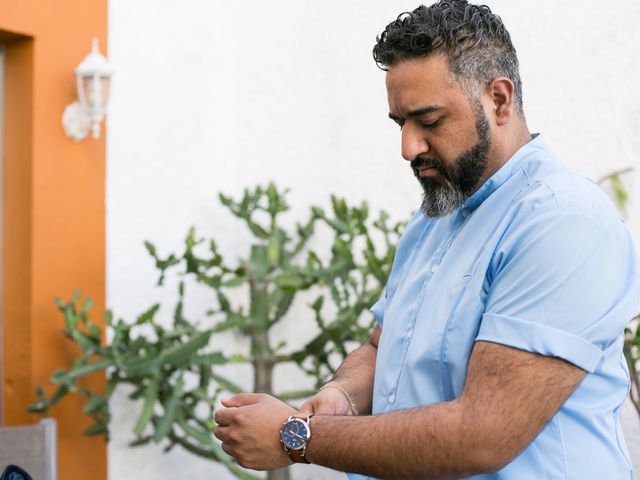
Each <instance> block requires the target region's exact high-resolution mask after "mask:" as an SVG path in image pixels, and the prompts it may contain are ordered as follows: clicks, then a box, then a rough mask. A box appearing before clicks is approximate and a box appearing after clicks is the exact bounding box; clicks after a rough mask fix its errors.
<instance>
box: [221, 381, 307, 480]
mask: <svg viewBox="0 0 640 480" xmlns="http://www.w3.org/2000/svg"><path fill="white" fill-rule="evenodd" d="M222 405H223V406H224V407H226V408H220V409H218V411H217V412H216V414H215V421H216V423H217V424H218V426H217V427H216V428H215V430H214V432H213V433H214V435H215V436H216V437H217V438H218V439H219V440H221V441H222V449H223V450H224V451H225V452H227V453H228V454H229V455H231V456H232V457H234V458H235V459H236V460H237V461H238V464H240V465H241V466H243V467H245V468H251V469H254V470H275V469H278V468H282V467H285V466H287V465H291V464H292V463H293V462H292V461H291V459H290V458H289V456H288V455H287V454H286V453H285V451H284V449H283V448H282V445H281V443H280V435H279V433H280V428H281V427H282V425H283V424H284V422H285V421H286V420H287V418H289V416H290V415H293V414H295V413H296V410H295V409H294V408H292V407H290V406H289V405H287V404H286V403H284V402H282V401H280V400H278V399H277V398H274V397H272V396H270V395H266V394H264V393H243V394H240V395H236V396H235V397H232V398H230V399H225V400H222Z"/></svg>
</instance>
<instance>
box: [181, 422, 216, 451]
mask: <svg viewBox="0 0 640 480" xmlns="http://www.w3.org/2000/svg"><path fill="white" fill-rule="evenodd" d="M178 425H180V428H182V430H184V432H185V433H186V434H187V435H189V436H190V437H193V438H194V439H195V440H196V441H198V442H199V443H201V444H203V445H210V444H211V442H212V440H213V438H212V435H211V432H209V431H207V430H204V429H202V428H198V427H195V426H192V425H190V424H189V423H187V422H186V421H184V420H179V421H178Z"/></svg>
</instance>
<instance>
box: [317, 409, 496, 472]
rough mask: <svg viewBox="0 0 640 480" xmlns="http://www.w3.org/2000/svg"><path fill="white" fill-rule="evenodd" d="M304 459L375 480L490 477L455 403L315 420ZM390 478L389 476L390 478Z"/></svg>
mask: <svg viewBox="0 0 640 480" xmlns="http://www.w3.org/2000/svg"><path fill="white" fill-rule="evenodd" d="M311 422H312V423H311V430H312V432H313V437H312V441H311V443H310V445H309V447H308V449H307V455H306V456H307V459H309V460H310V461H311V462H312V463H316V464H318V465H323V466H326V467H329V468H333V469H336V470H341V471H346V472H354V473H362V474H365V475H370V476H374V477H378V478H394V479H396V478H397V479H402V478H408V479H415V478H421V479H430V478H438V479H447V478H461V477H463V476H467V475H472V474H478V473H484V472H487V471H490V470H491V469H492V466H490V465H488V464H487V462H486V457H485V455H484V448H485V447H484V446H483V445H481V444H480V441H479V439H478V437H476V436H475V434H477V433H478V432H474V431H473V430H474V427H473V423H474V422H473V421H471V419H469V418H466V419H465V412H464V409H463V408H462V406H461V404H460V403H459V402H457V401H453V402H448V403H441V404H436V405H432V406H429V407H421V408H415V409H410V410H403V411H398V412H393V413H388V414H383V415H376V416H364V417H343V416H328V415H327V416H323V415H318V416H315V417H313V418H312V420H311ZM389 472H393V475H390V474H389Z"/></svg>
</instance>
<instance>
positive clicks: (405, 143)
mask: <svg viewBox="0 0 640 480" xmlns="http://www.w3.org/2000/svg"><path fill="white" fill-rule="evenodd" d="M428 151H429V144H428V143H427V140H426V139H425V138H424V136H422V135H420V133H419V132H417V131H416V130H415V129H413V128H412V127H411V126H410V125H407V124H405V126H404V127H403V129H402V158H404V159H405V160H408V161H411V160H414V159H415V158H416V157H418V155H420V154H424V153H427V152H428Z"/></svg>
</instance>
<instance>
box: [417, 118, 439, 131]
mask: <svg viewBox="0 0 640 480" xmlns="http://www.w3.org/2000/svg"><path fill="white" fill-rule="evenodd" d="M440 123H442V118H439V119H438V120H436V121H435V122H429V123H426V122H422V123H421V125H422V127H423V128H426V129H427V130H434V129H435V128H437V127H438V125H440Z"/></svg>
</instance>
